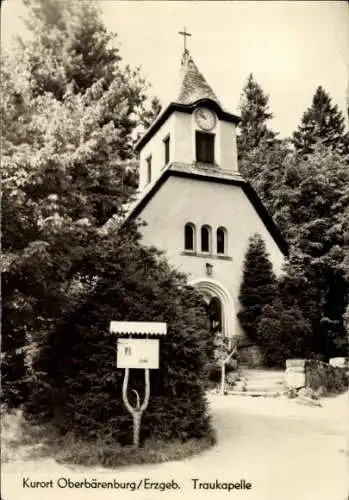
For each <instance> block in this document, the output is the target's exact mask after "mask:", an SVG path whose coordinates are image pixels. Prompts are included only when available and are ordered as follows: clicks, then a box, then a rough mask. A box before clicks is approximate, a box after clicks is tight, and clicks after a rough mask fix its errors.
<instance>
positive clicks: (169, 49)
mask: <svg viewBox="0 0 349 500" xmlns="http://www.w3.org/2000/svg"><path fill="white" fill-rule="evenodd" d="M82 1H89V0H82ZM98 3H99V5H100V7H101V10H102V16H103V19H104V22H105V24H106V26H107V28H108V29H110V30H112V31H114V32H116V33H117V34H118V43H119V46H120V54H121V56H122V57H123V59H124V61H125V62H126V63H128V64H130V65H131V66H141V70H142V75H143V76H144V77H145V78H146V79H147V80H148V81H149V82H150V83H151V84H152V92H153V93H154V94H155V95H157V96H158V97H159V98H160V100H161V101H162V103H163V104H164V105H165V104H166V103H168V102H169V101H172V100H174V98H175V96H176V94H177V89H178V81H179V68H180V58H181V55H182V52H183V37H182V36H181V35H179V34H178V32H179V31H181V30H183V28H184V27H186V29H187V30H188V31H189V32H190V33H191V34H192V36H191V37H190V39H189V41H188V48H189V50H190V52H191V55H192V57H193V59H194V61H195V62H196V64H197V66H198V67H199V69H200V71H201V72H202V73H203V75H204V76H205V78H206V80H207V81H208V83H209V84H210V85H211V87H212V88H213V90H214V91H215V93H216V95H217V97H218V98H219V99H220V101H221V102H222V103H223V105H224V108H225V109H226V110H227V111H229V112H231V113H236V114H239V109H238V104H239V99H240V94H241V90H242V87H243V85H244V83H245V81H246V79H247V77H248V75H249V74H250V73H253V74H254V76H255V79H256V80H257V82H258V83H260V85H261V86H262V88H263V89H264V91H265V92H266V93H268V94H269V96H270V101H269V102H270V109H271V111H272V113H273V114H274V119H273V120H272V124H271V126H272V128H273V129H274V130H275V131H277V132H280V135H281V136H282V137H284V136H288V135H290V134H291V133H292V131H293V130H295V129H296V127H297V125H298V124H299V122H300V119H301V116H302V114H303V112H304V111H305V110H306V108H307V107H308V106H309V105H310V104H311V100H312V96H313V94H314V92H315V89H316V88H317V87H318V86H319V85H322V86H323V87H324V88H325V90H326V91H327V92H329V94H330V95H331V97H332V98H333V103H335V104H338V106H339V107H340V109H341V110H342V111H343V112H344V113H345V116H346V117H347V113H346V108H347V106H346V103H347V99H348V96H347V91H348V84H349V4H348V3H347V2H346V1H344V0H340V1H328V2H327V1H298V0H289V1H285V2H284V1H278V0H275V1H271V0H270V1H263V0H258V1H251V0H245V1H215V2H211V1H198V2H196V1H194V0H191V1H190V0H189V1H184V2H182V1H165V0H158V1H153V2H148V1H126V0H98ZM22 12H23V7H22V6H21V1H20V0H6V2H5V4H4V6H3V8H2V21H1V25H2V26H1V28H2V43H3V46H5V47H6V46H8V44H9V40H10V39H11V37H12V36H13V35H15V34H21V33H23V27H22V23H21V20H20V16H21V14H22Z"/></svg>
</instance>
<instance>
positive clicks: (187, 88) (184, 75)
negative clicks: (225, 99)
mask: <svg viewBox="0 0 349 500" xmlns="http://www.w3.org/2000/svg"><path fill="white" fill-rule="evenodd" d="M201 99H211V100H212V101H215V102H216V103H217V104H219V106H221V107H222V105H221V103H220V102H219V99H218V98H217V96H216V94H215V93H214V92H213V90H212V88H211V87H210V86H209V84H208V83H207V81H206V80H205V78H204V76H203V75H202V73H200V71H199V69H198V67H197V66H196V64H195V63H194V61H193V58H192V57H191V55H190V54H189V51H188V50H186V51H185V52H184V53H183V56H182V61H181V82H180V89H179V93H178V97H177V99H176V100H175V102H176V103H178V104H194V103H195V102H197V101H199V100H201Z"/></svg>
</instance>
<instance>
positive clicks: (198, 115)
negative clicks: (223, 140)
mask: <svg viewBox="0 0 349 500" xmlns="http://www.w3.org/2000/svg"><path fill="white" fill-rule="evenodd" d="M195 121H196V123H197V124H198V125H199V127H200V128H201V129H203V130H212V129H213V127H214V126H215V125H216V121H217V118H216V115H215V113H214V112H213V111H211V110H210V109H208V108H196V110H195Z"/></svg>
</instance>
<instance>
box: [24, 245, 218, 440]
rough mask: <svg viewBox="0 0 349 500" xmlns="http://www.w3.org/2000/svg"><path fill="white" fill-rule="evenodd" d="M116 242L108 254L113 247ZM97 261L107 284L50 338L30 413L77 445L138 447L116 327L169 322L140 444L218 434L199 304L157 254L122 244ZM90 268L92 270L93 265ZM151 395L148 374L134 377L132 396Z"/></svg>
mask: <svg viewBox="0 0 349 500" xmlns="http://www.w3.org/2000/svg"><path fill="white" fill-rule="evenodd" d="M108 243H109V247H108ZM97 251H100V252H101V254H102V255H101V256H100V258H97V257H98V256H96V255H93V259H92V263H93V265H94V266H98V269H97V271H98V275H99V276H100V279H99V281H98V283H97V285H96V287H95V289H94V291H93V293H92V294H91V295H90V296H89V297H88V299H87V300H86V302H85V303H83V304H82V305H80V306H79V307H77V308H76V309H75V310H74V311H73V313H72V314H71V315H70V316H69V317H68V318H67V319H66V320H64V321H62V322H61V323H60V324H59V325H57V326H56V328H55V329H53V330H52V331H51V332H50V333H49V334H48V335H47V337H46V339H45V341H44V343H43V345H42V346H41V349H40V352H39V355H38V357H37V359H36V363H35V370H36V371H37V373H38V377H37V379H36V381H35V382H34V383H33V387H32V391H31V396H30V400H29V401H28V403H27V404H26V414H27V415H28V417H30V418H34V417H35V419H36V420H38V421H39V422H51V423H52V424H53V425H54V426H55V427H56V429H57V430H58V431H59V432H61V433H62V434H65V433H67V432H73V433H74V435H75V436H76V438H79V437H81V438H84V439H88V440H93V439H97V438H100V439H102V440H106V439H110V440H112V441H113V442H114V444H115V443H119V444H121V445H127V444H130V443H131V442H132V417H131V415H129V413H128V412H127V411H126V409H125V407H124V404H123V401H122V398H121V393H122V383H123V370H121V369H117V368H116V338H115V337H114V336H112V335H110V334H109V322H110V321H111V320H123V321H162V322H166V323H167V327H168V333H167V335H166V336H165V337H164V338H162V339H161V341H160V353H161V357H160V369H159V370H151V377H150V378H151V380H150V383H151V397H150V403H149V406H148V408H147V410H146V412H145V413H144V415H143V419H142V428H141V442H144V441H145V440H146V439H149V438H156V439H160V440H180V441H187V440H190V439H200V438H203V437H205V436H207V435H208V434H209V433H210V422H209V416H208V411H207V408H208V405H207V402H206V399H205V395H204V393H205V384H206V381H207V379H208V366H209V361H210V359H209V358H210V353H211V354H212V350H213V345H212V338H211V334H210V329H209V322H208V318H207V315H206V311H205V307H204V305H203V301H202V298H201V296H200V295H199V294H198V293H197V292H196V291H195V290H194V289H193V288H191V287H188V286H186V284H185V278H184V277H183V276H181V275H179V274H178V273H176V272H174V271H172V270H171V269H170V268H169V267H168V265H167V263H166V261H165V260H163V259H162V258H161V257H160V256H159V254H158V252H157V251H155V250H154V249H147V248H144V247H141V246H139V245H138V244H136V243H134V242H132V241H128V242H127V245H125V244H123V241H122V240H121V238H119V239H116V240H115V241H109V242H108V241H106V242H105V245H104V246H103V248H101V249H97V250H96V252H97ZM86 265H88V263H87V264H86ZM132 389H136V390H138V391H139V392H140V393H141V394H142V393H143V390H144V373H143V370H131V374H130V397H131V395H132V392H131V390H132Z"/></svg>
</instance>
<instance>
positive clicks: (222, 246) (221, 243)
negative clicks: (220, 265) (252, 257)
mask: <svg viewBox="0 0 349 500" xmlns="http://www.w3.org/2000/svg"><path fill="white" fill-rule="evenodd" d="M226 252H227V230H226V229H225V228H224V227H219V228H218V229H217V253H218V254H221V255H224V254H225V253H226Z"/></svg>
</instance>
